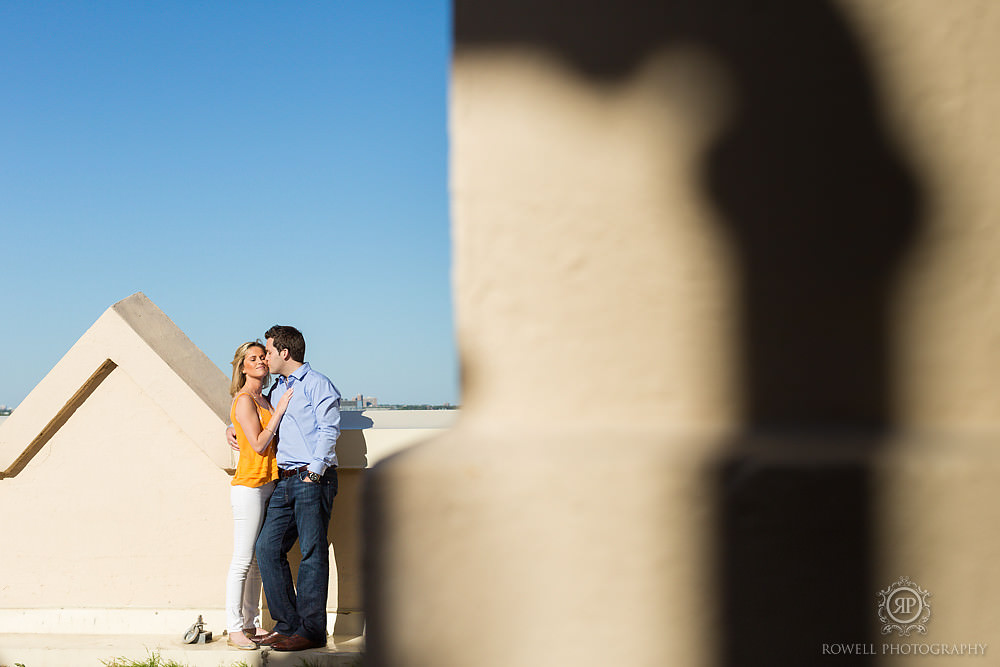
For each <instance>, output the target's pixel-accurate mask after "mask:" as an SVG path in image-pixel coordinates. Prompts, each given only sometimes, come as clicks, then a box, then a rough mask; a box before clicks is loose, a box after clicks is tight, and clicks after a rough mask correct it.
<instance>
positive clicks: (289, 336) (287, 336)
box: [264, 324, 306, 363]
mask: <svg viewBox="0 0 1000 667" xmlns="http://www.w3.org/2000/svg"><path fill="white" fill-rule="evenodd" d="M264 338H271V339H273V341H274V349H276V350H277V351H278V352H281V351H282V350H288V356H290V357H291V358H292V360H293V361H297V362H299V363H303V362H304V361H305V360H306V339H305V338H303V337H302V332H301V331H299V330H298V329H296V328H295V327H289V326H285V325H281V324H275V325H274V326H273V327H271V328H270V329H268V330H267V331H265V332H264Z"/></svg>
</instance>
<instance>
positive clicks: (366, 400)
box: [354, 394, 378, 408]
mask: <svg viewBox="0 0 1000 667" xmlns="http://www.w3.org/2000/svg"><path fill="white" fill-rule="evenodd" d="M354 400H355V401H357V405H358V407H360V408H377V407H378V399H377V398H375V397H374V396H365V395H364V394H358V395H357V396H355V397H354Z"/></svg>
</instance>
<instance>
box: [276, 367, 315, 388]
mask: <svg viewBox="0 0 1000 667" xmlns="http://www.w3.org/2000/svg"><path fill="white" fill-rule="evenodd" d="M308 372H309V362H305V363H304V364H302V365H301V366H299V367H298V368H296V369H295V371H294V372H292V373H289V374H288V379H285V378H283V377H282V376H280V375H279V376H278V377H277V379H276V380H275V381H274V386H275V387H277V386H278V385H279V384H291V383H290V382H289V380H291V379H295V380H296V381H298V382H302V378H304V377H305V376H306V373H308Z"/></svg>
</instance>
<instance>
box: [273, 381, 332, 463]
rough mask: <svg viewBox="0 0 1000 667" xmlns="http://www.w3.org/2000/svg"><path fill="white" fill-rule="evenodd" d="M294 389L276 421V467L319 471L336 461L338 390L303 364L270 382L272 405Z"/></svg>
mask: <svg viewBox="0 0 1000 667" xmlns="http://www.w3.org/2000/svg"><path fill="white" fill-rule="evenodd" d="M289 388H291V389H293V390H294V392H293V393H292V400H290V401H289V402H288V408H287V409H286V410H285V416H284V417H282V418H281V423H280V424H278V454H277V459H278V467H279V468H301V467H302V466H309V470H310V471H311V472H314V473H316V474H318V475H322V474H323V473H324V472H326V469H327V468H329V467H330V466H335V465H337V449H336V445H337V437H338V436H340V392H339V391H337V388H336V387H335V386H333V383H332V382H330V379H329V378H328V377H326V376H325V375H323V374H322V373H318V372H316V371H314V370H313V369H312V368H311V367H310V366H309V364H308V363H304V364H302V366H300V367H299V368H298V369H296V370H295V372H294V373H291V374H290V375H289V376H288V378H287V379H286V378H283V377H281V376H278V379H277V380H275V381H274V383H273V384H272V385H271V390H270V401H271V405H277V403H278V401H280V400H281V397H282V396H284V395H285V392H286V391H287V390H288V389H289Z"/></svg>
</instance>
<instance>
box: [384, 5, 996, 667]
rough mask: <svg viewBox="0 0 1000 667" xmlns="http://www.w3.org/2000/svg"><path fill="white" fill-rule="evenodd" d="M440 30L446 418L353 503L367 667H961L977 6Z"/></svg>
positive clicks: (990, 212) (636, 17) (988, 45)
mask: <svg viewBox="0 0 1000 667" xmlns="http://www.w3.org/2000/svg"><path fill="white" fill-rule="evenodd" d="M454 18H455V55H454V65H453V75H452V100H451V141H452V156H451V165H452V176H451V178H452V198H453V199H452V211H453V217H454V247H455V259H454V277H455V278H454V284H455V303H456V317H457V326H458V334H459V339H460V346H461V353H462V363H463V406H464V410H463V417H462V420H461V422H460V424H459V426H458V427H457V428H456V429H453V430H452V431H450V432H449V433H448V434H447V435H446V436H445V437H442V438H439V439H437V440H435V441H434V442H432V443H430V444H427V445H424V446H422V447H418V448H414V449H410V450H407V451H406V452H403V453H401V454H400V455H398V456H396V457H393V458H391V459H389V460H387V461H385V462H383V463H381V464H379V465H378V466H376V468H375V470H374V471H373V473H372V474H371V476H370V477H369V480H370V484H369V485H368V491H367V495H366V500H365V509H366V513H367V514H366V516H367V519H366V523H365V535H366V539H367V547H366V548H367V554H368V555H367V557H366V564H367V568H366V577H367V579H366V582H367V583H366V587H365V590H366V595H367V603H366V607H367V609H368V611H369V625H368V639H369V649H370V655H369V658H370V659H371V660H373V661H374V663H375V664H380V665H383V664H384V665H395V664H406V665H435V666H439V665H455V666H463V667H464V666H466V665H477V666H489V665H507V664H524V665H598V664H601V665H603V664H622V665H626V664H627V665H725V666H727V667H729V666H733V667H735V666H737V665H740V666H743V665H763V664H816V663H818V662H824V661H827V660H829V661H834V662H835V661H837V660H841V661H845V660H846V661H847V662H849V664H876V663H877V664H896V663H902V662H906V661H907V660H909V659H911V657H910V656H911V654H909V653H907V651H917V652H918V653H919V652H924V651H926V652H927V653H928V654H940V653H941V652H942V650H943V649H942V648H941V647H942V646H947V647H966V648H967V649H968V650H966V649H963V652H962V654H961V655H959V656H954V657H953V656H951V654H950V653H949V654H945V656H944V657H940V658H939V659H938V660H939V661H938V662H935V664H945V663H947V664H951V662H952V661H954V662H957V663H961V664H985V662H983V661H982V660H980V662H978V663H977V662H976V661H975V660H972V662H971V663H970V662H969V660H970V658H975V657H977V656H978V657H980V658H982V656H981V655H979V652H980V650H986V649H981V648H980V647H982V646H986V645H995V648H1000V634H998V633H1000V631H998V630H997V628H1000V612H997V611H996V609H995V605H992V604H990V603H989V602H988V601H990V600H993V599H995V597H996V596H997V594H1000V581H998V580H997V579H996V577H993V576H992V575H993V570H994V568H993V564H994V563H995V561H996V557H997V554H998V553H1000V534H998V533H997V531H996V530H995V529H994V527H995V526H997V525H1000V521H998V519H1000V516H998V514H1000V491H998V490H997V488H998V487H997V485H996V484H995V482H994V480H995V479H996V478H997V476H998V474H1000V457H998V452H1000V431H998V428H997V427H998V423H1000V419H998V418H1000V346H998V345H997V343H996V341H997V331H998V328H1000V300H998V299H997V298H996V296H997V292H998V286H1000V264H998V262H996V260H995V258H996V257H997V256H998V255H1000V225H997V224H996V222H997V216H998V215H1000V213H998V211H1000V194H998V193H1000V190H998V189H997V188H996V187H995V182H996V181H997V176H1000V132H998V131H997V130H996V128H995V126H994V122H993V119H995V118H996V117H998V115H1000V86H998V80H997V78H996V76H995V74H994V71H993V70H994V64H995V63H996V62H1000V46H998V42H997V41H996V40H995V39H994V36H995V35H996V34H997V31H998V30H1000V9H998V7H997V6H996V5H995V3H991V2H987V1H977V0H967V1H965V2H958V3H940V2H936V1H935V0H907V1H905V2H895V1H887V0H843V1H839V2H834V1H832V0H817V1H815V2H801V1H800V0H769V1H767V2H731V1H729V0H725V1H723V0H697V1H694V0H679V1H676V2H661V1H655V2H654V1H646V2H643V1H622V2H610V1H606V0H584V1H583V2H578V3H570V4H566V3H561V2H557V1H556V0H533V1H532V2H527V0H523V1H521V0H516V1H514V2H505V3H494V2H487V1H485V0H456V3H455V13H454ZM533 406H534V407H533ZM904 577H906V579H904ZM994 591H996V592H994ZM880 594H881V596H880ZM847 645H857V646H861V647H863V649H864V650H863V652H862V654H861V655H856V654H854V655H851V656H849V657H846V658H845V657H844V656H843V655H837V653H839V652H843V651H845V650H846V649H844V647H845V646H847ZM907 645H914V646H916V647H917V648H912V647H911V648H906V646H907ZM934 647H936V648H934ZM968 647H976V648H974V649H969V648H968ZM956 650H957V649H956ZM935 651H936V653H935ZM857 652H858V651H855V653H857ZM987 660H988V658H987Z"/></svg>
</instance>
